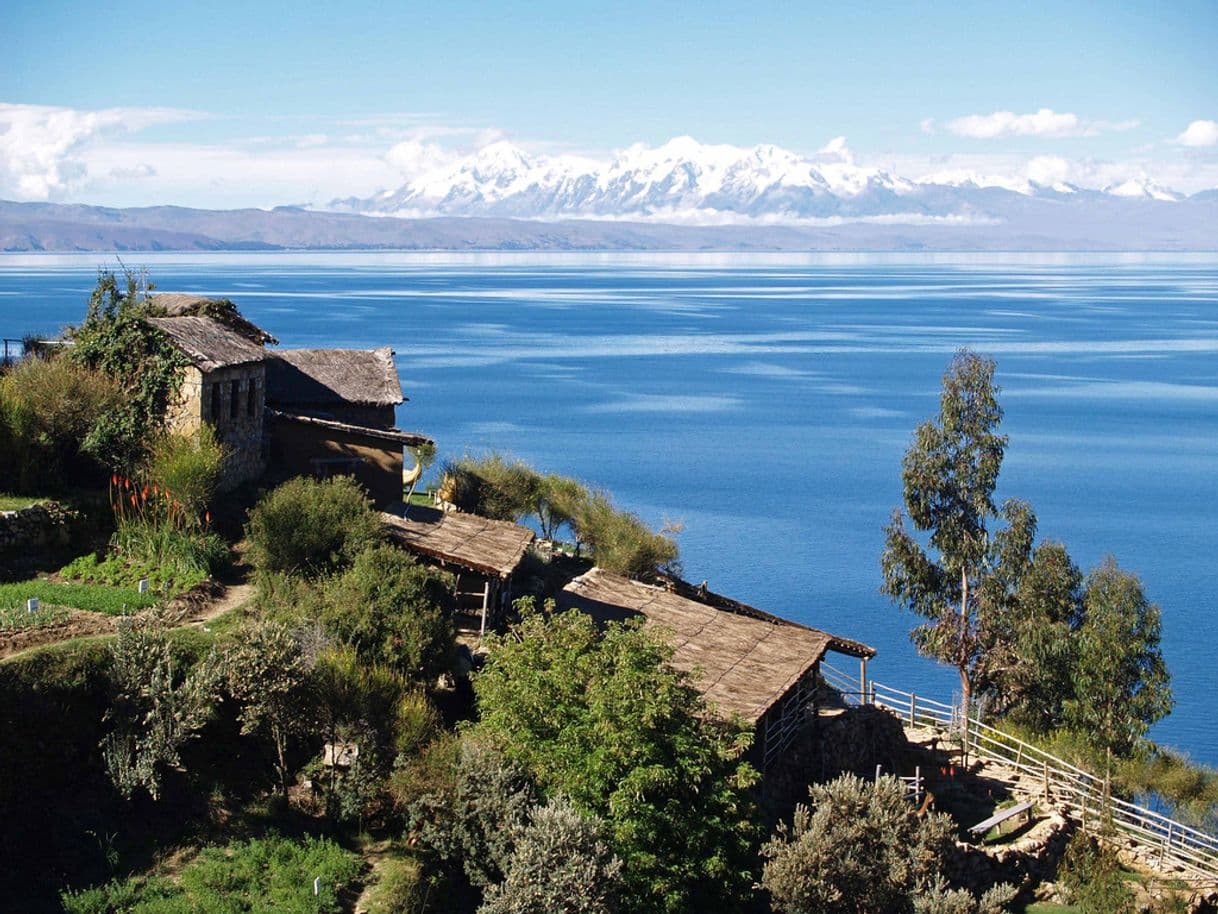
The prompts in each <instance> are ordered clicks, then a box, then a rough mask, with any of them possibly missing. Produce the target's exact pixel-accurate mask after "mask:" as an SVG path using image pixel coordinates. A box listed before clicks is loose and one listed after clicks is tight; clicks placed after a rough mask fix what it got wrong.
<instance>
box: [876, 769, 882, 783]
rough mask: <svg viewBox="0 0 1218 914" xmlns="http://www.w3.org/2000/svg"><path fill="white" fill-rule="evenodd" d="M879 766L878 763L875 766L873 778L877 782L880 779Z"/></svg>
mask: <svg viewBox="0 0 1218 914" xmlns="http://www.w3.org/2000/svg"><path fill="white" fill-rule="evenodd" d="M880 767H881V766H879V765H876V766H875V779H876V781H877V782H878V781H879V780H880Z"/></svg>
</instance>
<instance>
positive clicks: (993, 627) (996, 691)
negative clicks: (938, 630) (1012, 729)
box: [979, 542, 1083, 733]
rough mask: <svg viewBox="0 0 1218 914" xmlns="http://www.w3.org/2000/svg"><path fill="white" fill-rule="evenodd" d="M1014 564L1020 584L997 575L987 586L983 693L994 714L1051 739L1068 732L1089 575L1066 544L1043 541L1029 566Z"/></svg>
mask: <svg viewBox="0 0 1218 914" xmlns="http://www.w3.org/2000/svg"><path fill="white" fill-rule="evenodd" d="M1020 552H1021V558H1022V555H1024V554H1026V552H1025V550H1023V549H1021V550H1020ZM1010 565H1015V566H1016V579H1015V580H1014V581H1000V579H999V578H998V576H997V575H995V576H993V577H991V578H990V579H989V580H988V581H987V582H986V583H987V585H989V586H988V588H987V594H986V596H987V601H986V603H987V610H988V613H989V615H988V617H987V624H986V625H985V626H984V633H985V656H984V657H983V659H982V662H981V664H980V666H981V675H980V676H979V679H980V682H979V688H980V689H981V691H983V692H984V693H985V694H986V696H987V697H988V698H989V699H990V708H991V709H992V710H993V711H994V712H996V713H998V714H1000V715H1003V716H1006V717H1009V718H1010V719H1012V720H1014V721H1016V722H1018V723H1020V724H1023V725H1026V726H1029V727H1031V728H1032V729H1033V730H1035V731H1037V732H1040V733H1046V732H1049V731H1051V730H1053V729H1056V728H1057V727H1060V726H1061V725H1062V719H1063V709H1064V706H1065V702H1066V701H1068V700H1069V699H1070V698H1071V697H1072V696H1073V694H1074V669H1075V666H1076V665H1077V662H1078V658H1077V653H1078V644H1077V639H1076V638H1075V632H1076V631H1077V629H1078V626H1079V625H1080V624H1081V623H1082V618H1083V605H1082V604H1083V586H1082V585H1083V576H1082V573H1081V572H1080V571H1079V569H1078V567H1077V566H1076V565H1075V564H1074V562H1073V561H1072V560H1071V559H1070V555H1069V553H1067V552H1066V547H1065V546H1063V545H1061V544H1060V543H1053V542H1042V543H1041V544H1040V545H1038V546H1037V547H1036V548H1035V550H1034V551H1032V552H1031V554H1030V557H1029V558H1028V560H1027V561H1018V560H1017V561H1016V562H1010V563H1008V567H1009V566H1010ZM1000 588H1001V590H1002V592H997V593H996V592H995V591H997V590H999V589H1000Z"/></svg>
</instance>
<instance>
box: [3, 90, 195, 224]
mask: <svg viewBox="0 0 1218 914" xmlns="http://www.w3.org/2000/svg"><path fill="white" fill-rule="evenodd" d="M203 116H204V115H201V114H199V113H197V112H192V111H182V110H179V109H176V108H106V109H103V110H100V111H78V110H76V109H73V108H58V107H51V106H47V105H19V104H7V103H0V196H3V197H10V198H16V199H18V200H50V199H54V198H59V197H63V196H65V195H66V194H68V193H70V192H71V191H73V190H75V189H77V188H79V187H81V186H82V185H83V184H85V183H86V182H87V181H88V180H89V178H90V177H91V174H90V168H89V165H88V159H87V155H86V152H87V148H88V147H89V146H91V145H92V144H95V143H96V142H98V141H99V140H101V139H103V138H106V137H113V136H116V135H121V134H126V133H134V132H136V131H139V130H144V129H146V128H148V127H152V126H154V125H156V124H167V123H174V122H178V121H184V120H193V119H196V118H199V117H203ZM133 167H138V166H133ZM147 167H150V166H147Z"/></svg>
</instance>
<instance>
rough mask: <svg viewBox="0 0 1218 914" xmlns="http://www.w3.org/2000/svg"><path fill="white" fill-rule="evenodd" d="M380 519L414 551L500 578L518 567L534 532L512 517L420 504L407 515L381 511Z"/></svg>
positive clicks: (393, 535) (449, 563)
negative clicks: (496, 517) (467, 512)
mask: <svg viewBox="0 0 1218 914" xmlns="http://www.w3.org/2000/svg"><path fill="white" fill-rule="evenodd" d="M381 519H382V520H383V521H384V523H385V528H386V530H387V531H388V533H389V535H390V537H392V539H393V540H394V541H395V542H397V543H398V544H400V545H402V546H404V547H406V548H407V549H409V550H410V551H411V552H417V553H419V554H420V555H426V556H429V557H430V558H433V559H438V560H439V561H441V562H442V563H444V564H445V565H456V566H458V567H460V568H468V569H470V570H471V571H477V572H479V573H481V574H493V575H497V576H498V577H501V578H502V577H507V576H508V575H510V574H511V573H512V572H513V571H515V570H516V568H517V566H519V565H520V560H521V559H522V558H524V553H525V550H526V549H528V548H529V544H530V543H532V542H533V539H534V536H535V534H534V533H533V531H532V530H530V529H529V528H528V527H522V526H520V525H519V524H513V523H512V522H511V521H504V520H490V519H489V518H485V517H479V516H478V515H477V514H463V513H461V512H459V511H451V512H447V513H446V512H444V511H437V510H436V509H435V508H422V507H417V506H412V507H411V508H410V513H409V516H408V517H398V516H397V515H394V514H382V515H381Z"/></svg>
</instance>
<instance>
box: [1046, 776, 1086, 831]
mask: <svg viewBox="0 0 1218 914" xmlns="http://www.w3.org/2000/svg"><path fill="white" fill-rule="evenodd" d="M1045 802H1046V803H1050V802H1052V797H1051V796H1050V795H1049V763H1048V761H1046V762H1045ZM1086 809H1087V807H1086V804H1085V802H1084V806H1083V821H1084V823H1085V822H1086V820H1087V812H1086Z"/></svg>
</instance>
